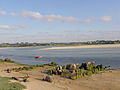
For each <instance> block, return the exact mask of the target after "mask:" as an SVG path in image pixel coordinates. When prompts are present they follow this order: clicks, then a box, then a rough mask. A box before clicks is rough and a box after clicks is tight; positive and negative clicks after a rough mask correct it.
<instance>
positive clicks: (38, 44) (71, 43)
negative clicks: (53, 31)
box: [0, 40, 120, 47]
mask: <svg viewBox="0 0 120 90" xmlns="http://www.w3.org/2000/svg"><path fill="white" fill-rule="evenodd" d="M96 44H120V40H114V41H112V40H96V41H87V42H69V43H67V42H66V43H55V42H51V43H29V42H20V43H1V44H0V47H27V46H69V45H96Z"/></svg>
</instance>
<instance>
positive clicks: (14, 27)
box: [0, 25, 17, 29]
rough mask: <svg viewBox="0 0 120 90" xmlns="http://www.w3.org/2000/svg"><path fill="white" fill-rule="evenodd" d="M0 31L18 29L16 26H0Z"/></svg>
mask: <svg viewBox="0 0 120 90" xmlns="http://www.w3.org/2000/svg"><path fill="white" fill-rule="evenodd" d="M0 29H17V27H16V26H9V25H0Z"/></svg>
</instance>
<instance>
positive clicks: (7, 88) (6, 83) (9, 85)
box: [0, 77, 26, 90]
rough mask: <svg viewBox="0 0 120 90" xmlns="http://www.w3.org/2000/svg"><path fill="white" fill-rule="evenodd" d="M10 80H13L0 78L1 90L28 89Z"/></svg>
mask: <svg viewBox="0 0 120 90" xmlns="http://www.w3.org/2000/svg"><path fill="white" fill-rule="evenodd" d="M10 80H12V79H11V78H7V77H0V90H22V89H25V88H26V86H24V85H22V84H20V83H17V82H11V81H10Z"/></svg>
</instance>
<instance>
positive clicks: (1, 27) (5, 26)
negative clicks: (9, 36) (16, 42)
mask: <svg viewBox="0 0 120 90" xmlns="http://www.w3.org/2000/svg"><path fill="white" fill-rule="evenodd" d="M26 26H27V25H26V24H19V25H15V26H10V25H0V29H7V30H16V29H19V28H25V27H26Z"/></svg>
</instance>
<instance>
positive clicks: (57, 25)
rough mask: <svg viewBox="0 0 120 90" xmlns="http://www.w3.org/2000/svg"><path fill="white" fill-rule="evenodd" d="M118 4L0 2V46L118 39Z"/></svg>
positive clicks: (107, 0) (101, 0) (111, 0)
mask: <svg viewBox="0 0 120 90" xmlns="http://www.w3.org/2000/svg"><path fill="white" fill-rule="evenodd" d="M119 3H120V0H0V43H3V42H11V43H14V42H41V43H44V42H79V41H90V40H103V39H104V40H118V39H120V12H119V11H120V5H119Z"/></svg>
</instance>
